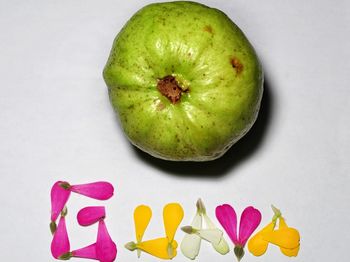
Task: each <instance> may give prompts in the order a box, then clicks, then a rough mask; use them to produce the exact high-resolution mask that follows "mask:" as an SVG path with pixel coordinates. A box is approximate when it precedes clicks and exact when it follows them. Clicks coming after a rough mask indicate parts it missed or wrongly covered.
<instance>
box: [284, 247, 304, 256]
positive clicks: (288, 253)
mask: <svg viewBox="0 0 350 262" xmlns="http://www.w3.org/2000/svg"><path fill="white" fill-rule="evenodd" d="M299 249H300V245H299V246H298V247H297V248H293V249H288V248H283V247H280V250H281V252H282V253H283V254H284V255H286V256H288V257H296V256H297V255H298V253H299Z"/></svg>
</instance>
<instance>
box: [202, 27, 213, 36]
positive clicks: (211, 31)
mask: <svg viewBox="0 0 350 262" xmlns="http://www.w3.org/2000/svg"><path fill="white" fill-rule="evenodd" d="M204 31H205V32H208V33H210V34H213V28H212V27H211V25H206V26H205V27H204Z"/></svg>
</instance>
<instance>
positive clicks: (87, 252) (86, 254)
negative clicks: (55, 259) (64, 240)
mask: <svg viewBox="0 0 350 262" xmlns="http://www.w3.org/2000/svg"><path fill="white" fill-rule="evenodd" d="M72 256H73V257H80V258H90V259H96V260H98V259H97V255H96V243H94V244H92V245H89V246H87V247H83V248H80V249H77V250H74V251H72Z"/></svg>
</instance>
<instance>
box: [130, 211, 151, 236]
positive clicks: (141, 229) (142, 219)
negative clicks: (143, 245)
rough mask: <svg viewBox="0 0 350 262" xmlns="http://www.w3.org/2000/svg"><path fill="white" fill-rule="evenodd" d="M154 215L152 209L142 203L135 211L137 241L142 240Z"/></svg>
mask: <svg viewBox="0 0 350 262" xmlns="http://www.w3.org/2000/svg"><path fill="white" fill-rule="evenodd" d="M151 217H152V210H151V208H149V207H148V206H144V205H140V206H138V207H136V209H135V211H134V222H135V232H136V240H137V243H139V242H141V241H142V238H143V235H144V233H145V230H146V228H147V226H148V224H149V221H150V220H151Z"/></svg>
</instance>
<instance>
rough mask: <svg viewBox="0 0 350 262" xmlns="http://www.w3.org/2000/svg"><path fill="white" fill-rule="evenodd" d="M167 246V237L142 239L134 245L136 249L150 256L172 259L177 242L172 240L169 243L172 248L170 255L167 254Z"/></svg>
mask: <svg viewBox="0 0 350 262" xmlns="http://www.w3.org/2000/svg"><path fill="white" fill-rule="evenodd" d="M168 246H169V242H168V238H166V237H163V238H156V239H152V240H148V241H143V242H141V243H138V244H136V247H137V248H138V249H140V250H142V251H143V252H146V253H148V254H150V255H152V256H155V257H158V258H161V259H172V258H173V257H175V256H176V254H177V252H176V249H177V242H176V241H175V240H174V241H173V242H172V243H171V247H172V249H173V255H172V257H170V256H169V255H168Z"/></svg>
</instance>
